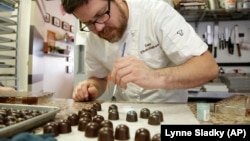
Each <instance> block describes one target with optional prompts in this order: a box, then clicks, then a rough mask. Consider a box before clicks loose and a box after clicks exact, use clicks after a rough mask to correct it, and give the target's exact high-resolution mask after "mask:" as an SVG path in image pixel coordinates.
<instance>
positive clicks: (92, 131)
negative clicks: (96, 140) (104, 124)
mask: <svg viewBox="0 0 250 141" xmlns="http://www.w3.org/2000/svg"><path fill="white" fill-rule="evenodd" d="M99 129H100V125H99V124H98V123H96V122H93V121H92V122H89V123H88V124H87V125H86V127H85V137H89V138H93V137H97V136H98V132H99Z"/></svg>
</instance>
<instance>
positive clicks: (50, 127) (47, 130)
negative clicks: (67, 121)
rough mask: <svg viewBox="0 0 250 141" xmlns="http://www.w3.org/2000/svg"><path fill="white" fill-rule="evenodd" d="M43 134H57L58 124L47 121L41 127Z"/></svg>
mask: <svg viewBox="0 0 250 141" xmlns="http://www.w3.org/2000/svg"><path fill="white" fill-rule="evenodd" d="M43 133H44V134H53V135H54V136H58V135H59V124H58V123H57V122H48V123H46V124H45V126H44V127H43Z"/></svg>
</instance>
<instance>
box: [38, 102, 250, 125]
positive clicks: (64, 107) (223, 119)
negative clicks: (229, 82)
mask: <svg viewBox="0 0 250 141" xmlns="http://www.w3.org/2000/svg"><path fill="white" fill-rule="evenodd" d="M95 102H96V101H95ZM98 102H101V103H104V102H105V101H98ZM236 102H237V101H236ZM122 103H126V102H122ZM114 104H115V103H114ZM148 104H149V107H150V104H154V103H148ZM208 104H210V114H209V115H210V117H209V120H208V121H200V120H199V123H200V124H250V116H243V115H234V114H232V113H229V114H224V113H215V111H214V107H215V103H208ZM39 105H47V106H56V107H59V108H60V109H61V110H60V112H59V113H57V115H56V119H63V118H65V117H66V116H67V115H68V113H72V112H77V111H78V110H80V109H82V108H88V107H91V106H92V105H93V102H74V100H73V99H60V98H51V99H49V100H43V101H42V100H41V101H39ZM128 105H129V103H128ZM187 105H188V107H189V109H190V110H191V112H192V113H193V115H194V116H195V118H197V108H196V107H197V102H189V103H187ZM236 105H237V104H236ZM232 106H233V105H232ZM176 112H178V111H176Z"/></svg>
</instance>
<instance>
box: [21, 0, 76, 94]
mask: <svg viewBox="0 0 250 141" xmlns="http://www.w3.org/2000/svg"><path fill="white" fill-rule="evenodd" d="M41 1H43V2H44V4H45V5H46V6H45V7H46V9H43V10H45V12H46V13H49V14H50V15H51V17H52V16H56V17H57V18H59V19H60V20H62V21H67V22H69V24H72V25H74V23H75V19H74V17H73V16H70V15H67V14H65V15H63V14H62V13H61V11H60V1H59V0H56V1H45V0H41ZM41 1H40V0H39V2H41ZM47 5H49V6H47ZM47 7H48V8H47ZM19 8H20V18H19V20H20V21H19V25H18V27H19V32H18V34H19V40H18V45H19V46H20V47H19V48H18V56H17V57H18V77H19V79H18V83H19V85H18V88H17V89H18V91H29V90H31V91H35V94H36V93H37V91H38V90H42V91H48V92H54V96H55V97H64V98H70V97H71V93H72V89H73V73H66V66H70V65H71V66H73V59H74V58H73V57H71V58H70V59H69V61H66V57H56V56H47V55H44V56H43V61H41V60H40V61H39V63H38V62H34V60H35V58H36V57H35V56H33V55H32V54H31V55H29V46H30V45H31V44H29V43H30V30H31V29H30V25H33V26H34V27H35V29H36V30H37V31H38V34H40V35H41V36H42V37H41V38H42V39H43V40H44V41H45V42H46V41H47V30H51V31H53V32H55V33H56V38H57V39H61V38H63V36H64V34H65V33H66V32H65V30H63V29H62V28H61V27H56V26H54V25H52V24H51V23H50V22H45V21H44V19H43V14H42V13H43V12H44V11H43V12H41V10H40V8H39V6H38V4H37V1H27V0H20V5H19ZM50 21H51V20H50ZM69 34H70V35H73V33H69ZM31 43H32V41H31ZM73 51H74V48H72V51H71V54H70V56H73ZM36 60H37V59H36ZM42 62H43V63H42ZM41 71H42V72H43V73H44V74H43V79H42V80H41V81H40V82H42V83H43V84H41V83H40V82H39V83H33V84H32V86H28V76H29V74H28V72H31V74H32V73H34V72H39V74H40V72H41ZM32 75H33V76H34V75H35V74H32Z"/></svg>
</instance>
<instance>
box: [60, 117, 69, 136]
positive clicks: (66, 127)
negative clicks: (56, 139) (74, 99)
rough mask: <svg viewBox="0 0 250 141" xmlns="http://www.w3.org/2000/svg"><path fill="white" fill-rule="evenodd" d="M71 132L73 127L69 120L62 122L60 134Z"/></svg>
mask: <svg viewBox="0 0 250 141" xmlns="http://www.w3.org/2000/svg"><path fill="white" fill-rule="evenodd" d="M71 131H72V130H71V125H70V123H69V122H68V120H61V121H59V133H62V134H64V133H70V132H71Z"/></svg>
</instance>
